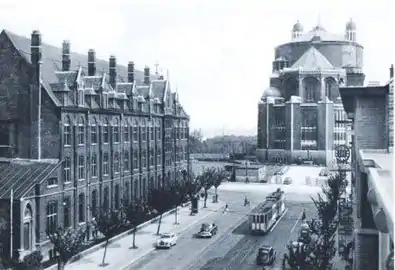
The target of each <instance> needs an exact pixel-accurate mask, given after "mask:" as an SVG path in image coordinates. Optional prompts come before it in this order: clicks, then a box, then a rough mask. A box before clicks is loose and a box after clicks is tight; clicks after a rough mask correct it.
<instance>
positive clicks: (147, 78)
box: [144, 66, 150, 85]
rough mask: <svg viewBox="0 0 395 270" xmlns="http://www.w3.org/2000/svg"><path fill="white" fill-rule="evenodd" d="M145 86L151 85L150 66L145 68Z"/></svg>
mask: <svg viewBox="0 0 395 270" xmlns="http://www.w3.org/2000/svg"><path fill="white" fill-rule="evenodd" d="M144 84H147V85H149V84H150V72H149V67H148V66H145V68H144Z"/></svg>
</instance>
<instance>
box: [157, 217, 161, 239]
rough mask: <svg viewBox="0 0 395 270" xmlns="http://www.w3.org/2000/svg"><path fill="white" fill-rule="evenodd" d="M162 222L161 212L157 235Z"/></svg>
mask: <svg viewBox="0 0 395 270" xmlns="http://www.w3.org/2000/svg"><path fill="white" fill-rule="evenodd" d="M161 223H162V214H160V216H159V223H158V230H157V231H156V234H157V235H159V232H160V225H161Z"/></svg>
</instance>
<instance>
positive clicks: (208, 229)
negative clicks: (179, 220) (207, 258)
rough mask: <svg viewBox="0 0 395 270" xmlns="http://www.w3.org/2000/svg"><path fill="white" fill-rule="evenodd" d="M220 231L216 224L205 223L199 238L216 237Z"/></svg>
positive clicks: (198, 234)
mask: <svg viewBox="0 0 395 270" xmlns="http://www.w3.org/2000/svg"><path fill="white" fill-rule="evenodd" d="M217 231H218V226H217V225H216V224H214V223H212V224H208V223H203V224H202V227H200V231H199V232H198V233H197V236H198V237H199V238H211V237H212V236H213V235H216V234H217Z"/></svg>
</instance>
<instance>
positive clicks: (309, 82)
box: [303, 77, 319, 103]
mask: <svg viewBox="0 0 395 270" xmlns="http://www.w3.org/2000/svg"><path fill="white" fill-rule="evenodd" d="M303 84H304V97H303V98H304V101H305V102H307V103H314V102H316V101H317V91H319V84H318V82H317V79H315V78H311V77H309V78H306V79H304V80H303Z"/></svg>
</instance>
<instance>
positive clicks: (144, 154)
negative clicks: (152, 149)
mask: <svg viewBox="0 0 395 270" xmlns="http://www.w3.org/2000/svg"><path fill="white" fill-rule="evenodd" d="M146 162H147V152H146V151H144V150H143V151H142V152H141V167H143V168H145V167H146V166H147V163H146Z"/></svg>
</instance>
